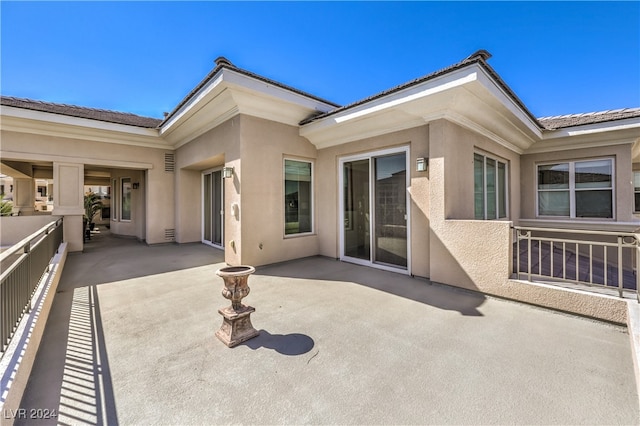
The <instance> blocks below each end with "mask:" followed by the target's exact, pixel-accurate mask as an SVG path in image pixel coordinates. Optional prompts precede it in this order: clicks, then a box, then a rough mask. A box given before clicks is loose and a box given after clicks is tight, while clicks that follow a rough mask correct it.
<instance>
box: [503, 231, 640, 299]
mask: <svg viewBox="0 0 640 426" xmlns="http://www.w3.org/2000/svg"><path fill="white" fill-rule="evenodd" d="M513 228H514V230H515V231H516V238H517V240H516V250H517V256H516V261H517V262H518V263H517V265H516V272H517V275H518V278H520V274H521V273H522V265H521V263H520V262H521V261H522V260H523V259H522V256H527V260H526V265H527V266H526V268H527V272H526V276H527V278H526V279H527V280H529V281H532V280H533V279H539V278H542V279H545V281H551V282H553V281H554V280H556V281H564V282H572V283H578V284H584V285H587V286H594V287H602V288H606V289H609V290H614V289H616V287H617V293H618V296H619V297H621V298H623V297H625V296H624V295H625V287H624V286H625V271H632V272H633V273H634V274H635V287H636V288H635V292H636V298H637V299H638V302H639V303H640V291H639V290H640V234H635V233H631V232H609V231H587V230H578V229H571V230H569V229H556V228H524V227H520V226H514V227H513ZM535 232H539V233H545V234H551V235H549V236H539V235H540V234H536V236H535V237H534V236H533V233H535ZM558 234H560V235H558ZM562 234H565V235H566V236H563V235H562ZM600 237H605V238H604V239H601V238H600ZM524 239H526V240H527V244H526V246H523V245H522V242H521V240H524ZM534 239H535V240H536V242H537V244H538V246H537V250H538V255H537V256H536V258H537V261H538V269H537V271H536V272H535V273H534V272H533V270H532V269H533V261H534V255H535V254H534V253H533V249H534V248H535V247H534V244H533V242H532V241H533V240H534ZM556 247H557V248H558V255H561V256H562V261H561V263H562V274H560V273H558V274H557V275H558V277H556V272H557V270H556V269H557V268H556V267H555V260H556V257H557V256H555V255H554V250H555V248H556ZM543 248H544V249H545V250H548V251H550V252H551V253H549V256H547V254H546V252H545V254H544V255H543V253H542V250H543ZM600 248H602V254H600ZM625 248H628V249H631V250H635V255H634V254H633V252H631V253H630V256H626V255H625V253H626V251H625ZM582 249H584V254H585V255H584V256H581V253H580V250H582ZM610 249H611V250H616V249H617V250H616V251H615V254H613V253H611V254H610V252H609V250H610ZM572 250H574V253H573V256H574V257H575V259H574V261H575V266H572V265H571V260H570V257H571V256H572ZM521 251H522V252H521ZM615 255H617V257H618V259H617V261H616V260H615V259H612V258H611V257H612V256H615ZM543 257H544V258H545V259H548V261H549V262H550V264H549V268H548V269H545V268H544V267H543ZM609 261H611V265H609ZM558 262H559V263H560V261H558ZM545 264H546V260H545ZM559 266H560V265H559ZM572 267H573V268H574V272H575V276H571V275H572V274H570V272H571V271H569V272H567V269H571V268H572ZM613 268H615V269H616V270H617V274H618V279H617V283H616V282H615V280H614V281H612V280H609V270H610V269H613ZM587 271H588V273H587ZM581 272H582V274H581ZM627 284H629V285H633V284H632V282H629V280H627ZM626 290H627V293H628V292H629V291H633V289H631V288H629V289H626Z"/></svg>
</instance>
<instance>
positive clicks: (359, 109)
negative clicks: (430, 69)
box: [301, 68, 477, 136]
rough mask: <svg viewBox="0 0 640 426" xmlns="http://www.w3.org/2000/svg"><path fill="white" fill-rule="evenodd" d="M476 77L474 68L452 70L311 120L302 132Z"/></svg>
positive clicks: (447, 88) (459, 84)
mask: <svg viewBox="0 0 640 426" xmlns="http://www.w3.org/2000/svg"><path fill="white" fill-rule="evenodd" d="M476 79H477V72H476V70H472V69H470V68H464V69H461V70H458V71H454V72H452V73H451V74H446V75H443V76H441V77H437V78H435V79H433V80H429V81H425V82H424V83H420V84H418V85H415V86H411V87H408V88H406V89H402V90H400V91H398V92H394V93H391V94H389V95H386V96H383V97H381V98H378V99H374V100H372V101H369V102H366V103H364V104H362V105H358V106H356V107H354V108H349V109H348V110H346V111H342V112H339V113H336V114H334V115H331V116H329V117H326V118H322V119H319V120H317V121H313V122H311V123H309V124H306V125H305V126H303V128H302V129H303V132H301V134H303V136H304V133H307V132H308V133H310V132H312V131H314V130H316V129H320V128H322V127H326V126H330V125H333V124H343V123H347V122H349V121H353V120H356V119H358V118H361V117H364V116H366V115H370V114H374V113H376V112H380V111H382V110H385V109H390V108H394V107H397V106H398V105H401V104H405V103H407V102H411V101H415V100H417V99H420V98H424V97H427V96H430V95H433V94H436V93H439V92H444V91H445V90H449V89H452V88H454V87H458V86H463V85H465V84H468V83H471V82H472V81H475V80H476Z"/></svg>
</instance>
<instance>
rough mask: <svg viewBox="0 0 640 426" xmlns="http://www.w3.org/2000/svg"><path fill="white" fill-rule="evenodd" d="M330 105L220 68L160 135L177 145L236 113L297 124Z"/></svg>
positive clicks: (327, 108) (328, 107) (186, 141)
mask: <svg viewBox="0 0 640 426" xmlns="http://www.w3.org/2000/svg"><path fill="white" fill-rule="evenodd" d="M333 108H335V107H334V106H333V105H329V104H326V103H324V102H321V101H318V100H315V99H313V98H309V97H307V96H304V95H302V94H299V93H296V92H293V91H290V90H287V89H285V88H282V87H279V86H277V85H275V84H271V83H269V82H266V81H262V80H259V79H256V78H253V77H250V76H247V75H245V74H243V73H241V72H237V71H234V70H231V69H227V68H223V69H222V70H221V71H220V72H219V73H218V74H217V75H216V76H215V77H214V78H213V79H211V80H210V81H209V82H208V83H207V84H205V85H204V86H203V87H202V88H201V89H200V90H198V92H196V94H194V95H193V97H192V98H191V99H189V101H188V102H187V103H185V105H183V106H182V107H181V108H180V109H179V110H178V111H177V112H176V114H175V115H174V116H173V117H171V118H170V119H169V120H168V121H167V122H166V123H165V124H163V125H162V126H161V128H160V134H161V136H162V137H164V138H166V139H167V140H168V141H169V143H171V145H173V146H174V148H177V147H179V146H182V145H184V144H185V143H188V142H189V141H191V140H193V139H194V138H196V137H198V136H200V135H202V134H204V133H205V132H206V131H208V130H210V129H212V128H214V127H216V126H218V125H220V124H222V123H223V122H224V121H226V120H228V119H230V118H232V117H233V116H235V115H237V114H247V115H253V116H257V117H260V118H264V119H267V120H272V121H277V122H280V123H285V124H289V125H292V126H297V125H298V123H299V122H300V121H301V120H303V119H304V118H306V117H308V116H309V115H310V114H311V113H313V112H314V111H321V112H326V111H329V110H331V109H333Z"/></svg>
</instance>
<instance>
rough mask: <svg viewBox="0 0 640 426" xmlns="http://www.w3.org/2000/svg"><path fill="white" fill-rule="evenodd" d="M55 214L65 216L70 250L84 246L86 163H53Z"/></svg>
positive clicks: (65, 237)
mask: <svg viewBox="0 0 640 426" xmlns="http://www.w3.org/2000/svg"><path fill="white" fill-rule="evenodd" d="M52 214H53V215H56V216H64V240H65V241H66V242H67V244H68V247H69V251H82V249H83V247H84V230H83V227H82V226H83V224H82V217H83V215H84V164H78V163H53V212H52Z"/></svg>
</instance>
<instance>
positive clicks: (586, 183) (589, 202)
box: [538, 159, 613, 218]
mask: <svg viewBox="0 0 640 426" xmlns="http://www.w3.org/2000/svg"><path fill="white" fill-rule="evenodd" d="M538 215H539V216H564V217H570V218H578V217H593V218H613V159H597V160H587V161H569V162H564V163H553V164H541V165H538Z"/></svg>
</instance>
